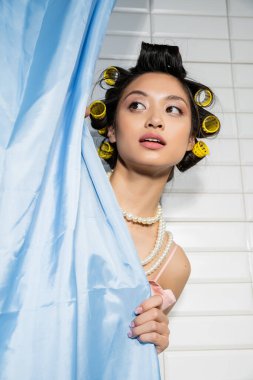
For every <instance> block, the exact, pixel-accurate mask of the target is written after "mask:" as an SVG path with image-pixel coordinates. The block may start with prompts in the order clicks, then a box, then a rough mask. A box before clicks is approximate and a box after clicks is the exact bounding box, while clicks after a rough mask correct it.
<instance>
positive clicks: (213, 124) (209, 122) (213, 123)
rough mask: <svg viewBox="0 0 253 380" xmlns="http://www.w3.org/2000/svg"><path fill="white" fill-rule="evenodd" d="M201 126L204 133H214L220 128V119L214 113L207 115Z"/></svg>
mask: <svg viewBox="0 0 253 380" xmlns="http://www.w3.org/2000/svg"><path fill="white" fill-rule="evenodd" d="M201 127H202V129H203V131H205V132H206V133H215V132H217V131H218V130H219V129H220V120H219V119H218V118H217V117H216V116H214V115H209V116H207V117H205V119H204V120H203V122H202V126H201Z"/></svg>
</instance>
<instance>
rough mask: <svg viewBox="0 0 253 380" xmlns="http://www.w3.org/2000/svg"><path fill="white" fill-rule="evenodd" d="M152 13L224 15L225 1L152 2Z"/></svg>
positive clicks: (161, 0) (157, 0)
mask: <svg viewBox="0 0 253 380" xmlns="http://www.w3.org/2000/svg"><path fill="white" fill-rule="evenodd" d="M151 10H152V12H156V13H157V12H159V13H172V14H173V13H174V14H178V13H179V14H189V15H208V16H209V15H215V16H216V15H219V16H225V15H226V1H225V0H214V1H209V2H203V1H201V0H188V1H185V0H177V1H168V0H153V1H152V2H151Z"/></svg>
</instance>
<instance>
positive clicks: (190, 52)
mask: <svg viewBox="0 0 253 380" xmlns="http://www.w3.org/2000/svg"><path fill="white" fill-rule="evenodd" d="M198 37H199V36H197V38H194V39H193V38H187V37H185V38H179V37H178V36H170V37H156V36H152V42H153V43H157V44H168V45H177V46H179V47H180V51H181V54H182V57H183V60H184V62H209V63H210V62H229V61H230V49H229V41H228V40H218V39H206V40H205V39H200V38H198ZM250 54H251V53H250ZM252 61H253V53H252ZM240 62H241V61H240Z"/></svg>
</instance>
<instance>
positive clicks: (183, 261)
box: [158, 245, 191, 299]
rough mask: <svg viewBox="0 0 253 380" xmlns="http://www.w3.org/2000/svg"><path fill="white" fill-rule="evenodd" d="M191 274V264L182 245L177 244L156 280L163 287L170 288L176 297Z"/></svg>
mask: <svg viewBox="0 0 253 380" xmlns="http://www.w3.org/2000/svg"><path fill="white" fill-rule="evenodd" d="M190 274H191V264H190V261H189V259H188V257H187V256H186V254H185V252H184V250H183V248H182V247H180V246H179V245H177V249H176V252H175V254H174V256H173V258H172V259H171V261H170V263H169V265H168V266H167V267H166V269H165V270H164V272H163V273H162V275H161V277H160V278H159V280H158V282H159V284H160V285H161V286H162V287H163V288H164V289H171V290H172V291H173V293H174V294H175V297H176V299H178V298H179V296H180V294H181V293H182V291H183V289H184V287H185V284H186V283H187V281H188V278H189V276H190Z"/></svg>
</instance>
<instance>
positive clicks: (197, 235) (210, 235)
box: [167, 221, 248, 252]
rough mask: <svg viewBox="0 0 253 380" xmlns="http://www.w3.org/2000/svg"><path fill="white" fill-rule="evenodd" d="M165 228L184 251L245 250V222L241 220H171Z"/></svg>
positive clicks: (246, 236)
mask: <svg viewBox="0 0 253 380" xmlns="http://www.w3.org/2000/svg"><path fill="white" fill-rule="evenodd" d="M167 229H168V230H169V231H172V233H173V236H174V240H175V241H176V242H177V243H178V244H179V245H180V246H182V247H183V248H184V249H185V251H186V252H191V251H194V252H195V251H203V250H204V251H234V252H238V251H247V249H248V245H247V239H248V235H247V233H248V230H247V223H242V222H185V221H181V222H171V223H167Z"/></svg>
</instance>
